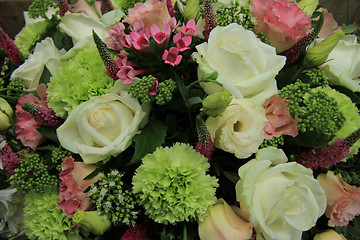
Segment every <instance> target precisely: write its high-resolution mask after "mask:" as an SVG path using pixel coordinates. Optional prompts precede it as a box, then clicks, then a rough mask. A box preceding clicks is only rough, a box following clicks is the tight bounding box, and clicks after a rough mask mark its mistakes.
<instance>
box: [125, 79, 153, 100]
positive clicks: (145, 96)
mask: <svg viewBox="0 0 360 240" xmlns="http://www.w3.org/2000/svg"><path fill="white" fill-rule="evenodd" d="M155 81H156V78H155V77H153V76H152V75H148V76H144V77H142V78H140V79H138V81H135V82H133V84H131V86H130V87H129V89H128V93H129V94H130V96H131V97H133V98H137V99H138V100H139V102H140V103H147V102H150V101H151V96H150V94H149V89H151V88H152V87H155Z"/></svg>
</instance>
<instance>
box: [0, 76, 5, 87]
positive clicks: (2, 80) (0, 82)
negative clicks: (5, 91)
mask: <svg viewBox="0 0 360 240" xmlns="http://www.w3.org/2000/svg"><path fill="white" fill-rule="evenodd" d="M4 85H5V80H4V79H2V78H1V77H0V88H3V87H4Z"/></svg>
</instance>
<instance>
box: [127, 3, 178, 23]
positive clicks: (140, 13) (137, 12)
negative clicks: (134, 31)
mask: <svg viewBox="0 0 360 240" xmlns="http://www.w3.org/2000/svg"><path fill="white" fill-rule="evenodd" d="M170 19H171V17H170V14H169V11H168V8H167V6H166V1H161V0H147V1H146V2H145V3H136V4H135V6H134V8H132V9H130V10H129V14H128V15H127V16H126V18H125V19H124V22H127V23H129V24H130V25H133V24H134V23H135V22H138V21H142V22H143V23H144V24H145V26H146V27H147V28H148V29H151V25H152V24H156V25H157V26H158V27H159V28H160V29H162V27H163V26H164V21H165V22H168V21H170Z"/></svg>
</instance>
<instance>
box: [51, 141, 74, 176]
mask: <svg viewBox="0 0 360 240" xmlns="http://www.w3.org/2000/svg"><path fill="white" fill-rule="evenodd" d="M71 155H72V153H71V152H70V151H68V150H66V149H64V148H62V147H56V148H54V150H52V152H51V162H52V163H53V164H56V165H57V166H56V170H58V171H61V163H62V162H63V160H64V159H65V158H66V157H70V156H71Z"/></svg>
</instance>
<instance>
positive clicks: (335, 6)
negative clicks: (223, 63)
mask: <svg viewBox="0 0 360 240" xmlns="http://www.w3.org/2000/svg"><path fill="white" fill-rule="evenodd" d="M31 2H32V1H31V0H28V1H21V0H10V1H4V0H0V11H1V13H0V27H2V28H3V29H4V31H5V32H6V33H7V34H8V35H9V36H10V37H11V38H14V37H15V35H16V34H17V33H18V32H19V31H20V30H21V28H22V27H23V26H24V17H23V11H26V10H27V9H28V7H29V5H30V4H31ZM320 3H321V4H322V5H323V6H324V7H325V8H327V9H328V10H329V12H331V13H332V14H333V15H334V17H335V20H336V21H337V22H338V23H339V25H341V24H351V23H353V22H354V21H355V20H356V19H358V18H360V0H320Z"/></svg>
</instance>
